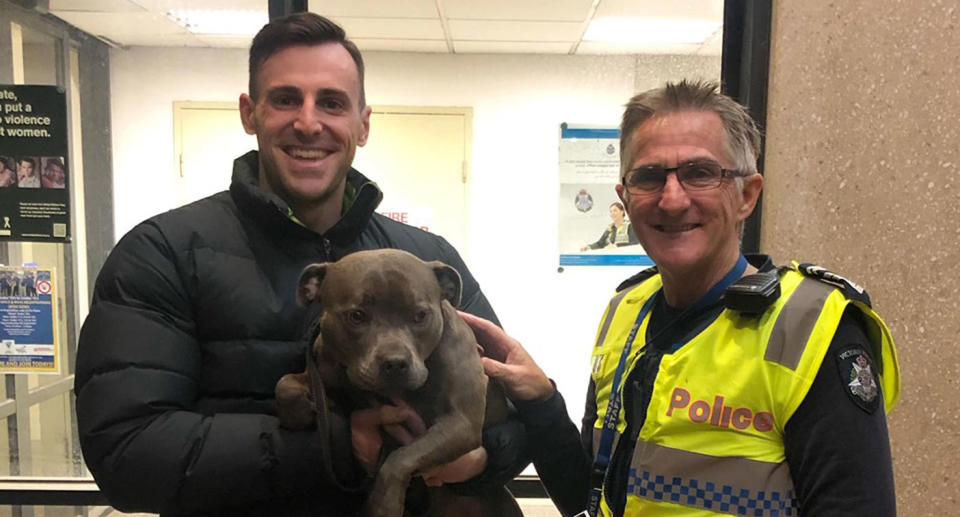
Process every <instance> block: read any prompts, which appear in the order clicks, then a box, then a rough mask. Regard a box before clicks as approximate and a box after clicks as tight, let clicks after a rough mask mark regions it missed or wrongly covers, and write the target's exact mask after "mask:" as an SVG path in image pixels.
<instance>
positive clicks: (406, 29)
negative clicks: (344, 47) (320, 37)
mask: <svg viewBox="0 0 960 517" xmlns="http://www.w3.org/2000/svg"><path fill="white" fill-rule="evenodd" d="M332 19H333V21H335V22H337V23H339V24H340V25H341V26H342V27H343V30H345V31H347V37H348V38H350V39H355V38H377V39H438V40H442V39H444V37H443V26H441V25H440V20H439V19H437V20H427V19H422V18H418V19H404V18H352V17H332Z"/></svg>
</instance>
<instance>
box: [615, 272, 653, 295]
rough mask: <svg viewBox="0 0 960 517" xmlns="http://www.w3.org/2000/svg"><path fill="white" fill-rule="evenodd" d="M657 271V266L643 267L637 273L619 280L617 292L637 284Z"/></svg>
mask: <svg viewBox="0 0 960 517" xmlns="http://www.w3.org/2000/svg"><path fill="white" fill-rule="evenodd" d="M657 273H659V271H657V266H650V267H648V268H647V269H644V270H642V271H640V272H639V273H637V274H635V275H633V276H631V277H630V278H628V279H626V280H624V281H623V282H620V285H618V286H617V292H618V293H619V292H620V291H623V290H624V289H629V288H630V287H633V286H635V285H637V284H639V283H640V282H643V281H644V280H646V279H648V278H650V277H652V276H653V275H656V274H657Z"/></svg>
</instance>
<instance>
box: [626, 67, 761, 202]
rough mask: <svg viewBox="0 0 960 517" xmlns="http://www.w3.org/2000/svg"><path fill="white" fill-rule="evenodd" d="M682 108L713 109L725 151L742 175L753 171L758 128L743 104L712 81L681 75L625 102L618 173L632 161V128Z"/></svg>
mask: <svg viewBox="0 0 960 517" xmlns="http://www.w3.org/2000/svg"><path fill="white" fill-rule="evenodd" d="M683 111H706V112H710V113H716V114H717V115H718V116H719V117H720V120H721V121H722V122H723V128H724V130H725V131H726V133H727V138H726V147H727V154H728V155H729V157H730V159H731V160H733V162H734V166H735V167H736V168H737V170H739V171H741V172H742V173H743V174H744V175H751V174H755V173H756V172H757V157H758V155H759V154H760V131H759V130H758V129H757V124H756V123H755V122H754V121H753V118H752V117H751V116H750V114H749V113H747V110H746V108H744V107H743V106H741V105H740V104H739V103H738V102H737V101H735V100H733V99H731V98H730V97H728V96H726V95H724V94H723V93H720V88H719V85H718V84H717V83H715V82H710V81H688V80H686V79H684V80H682V81H680V82H679V83H670V82H668V83H666V84H665V85H664V86H663V87H661V88H655V89H653V90H647V91H645V92H643V93H639V94H637V95H635V96H634V97H633V98H632V99H630V102H628V103H627V107H626V110H625V111H624V112H623V121H622V122H621V124H620V177H623V175H624V174H626V173H627V171H629V170H630V168H631V167H632V165H633V156H632V155H633V150H632V148H631V145H630V143H631V139H632V137H633V133H634V132H635V131H636V129H637V128H639V127H640V126H641V125H642V124H643V123H644V122H646V121H647V120H650V119H651V118H653V117H655V116H659V115H665V114H668V113H678V112H683ZM738 180H739V179H738ZM738 186H742V180H739V181H738Z"/></svg>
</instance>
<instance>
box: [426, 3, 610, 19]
mask: <svg viewBox="0 0 960 517" xmlns="http://www.w3.org/2000/svg"><path fill="white" fill-rule="evenodd" d="M601 3H602V2H601ZM592 4H593V0H485V1H483V2H477V1H476V0H442V3H441V6H442V8H443V13H444V15H446V17H447V18H448V19H451V20H453V19H459V20H545V21H569V22H577V21H579V22H582V21H585V20H586V19H587V14H588V13H589V12H590V6H591V5H592Z"/></svg>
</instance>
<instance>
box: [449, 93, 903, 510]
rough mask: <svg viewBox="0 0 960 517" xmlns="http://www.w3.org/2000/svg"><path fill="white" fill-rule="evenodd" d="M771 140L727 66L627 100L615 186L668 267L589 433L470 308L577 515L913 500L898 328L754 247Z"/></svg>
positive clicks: (631, 298)
mask: <svg viewBox="0 0 960 517" xmlns="http://www.w3.org/2000/svg"><path fill="white" fill-rule="evenodd" d="M759 142H760V136H759V132H758V131H757V128H756V127H755V125H754V122H753V121H752V120H751V118H750V116H749V115H748V114H747V112H746V110H745V109H744V108H743V107H741V106H740V105H738V104H737V103H736V102H735V101H733V100H732V99H730V98H729V97H727V96H725V95H723V94H721V93H719V92H718V91H717V86H716V85H714V84H710V83H696V82H687V81H683V82H680V83H676V84H672V83H668V84H667V85H666V86H664V87H662V88H657V89H654V90H650V91H648V92H644V93H641V94H639V95H637V96H635V97H634V98H633V99H631V100H630V102H629V103H628V104H627V108H626V111H625V112H624V115H623V122H622V124H621V136H620V149H621V154H620V157H621V183H620V184H619V185H617V187H616V190H617V194H618V195H619V196H620V199H621V200H622V201H623V203H624V205H625V206H626V208H627V212H628V213H629V214H630V220H631V222H632V223H633V229H634V231H635V232H636V234H637V238H638V240H639V241H640V244H642V245H643V248H644V249H645V250H646V251H647V253H648V254H649V255H650V257H651V258H652V259H653V261H654V262H655V263H656V267H655V268H650V269H647V270H644V271H641V272H640V273H638V274H637V275H635V276H633V277H632V278H629V279H627V280H626V281H625V282H623V283H622V284H621V285H620V286H619V287H618V288H617V293H616V294H615V295H614V297H613V298H612V299H611V300H610V303H609V305H608V307H607V310H606V312H605V314H604V316H603V319H602V321H601V324H600V328H599V331H598V332H597V340H596V343H595V344H594V347H593V352H592V368H591V378H590V383H589V391H588V395H587V404H586V410H585V413H584V416H583V426H582V428H581V434H579V435H578V433H577V431H576V428H575V427H574V425H573V423H572V422H570V421H569V418H568V417H567V413H566V408H565V407H564V403H563V399H562V398H561V397H560V395H559V393H557V392H556V391H555V390H554V388H553V385H552V384H551V383H550V382H549V380H548V379H547V378H546V376H545V375H544V374H543V372H542V371H541V370H540V369H539V367H537V365H536V364H535V363H534V362H533V361H532V360H531V358H530V356H529V355H528V354H527V353H526V352H525V351H524V350H523V348H522V347H521V346H520V345H519V343H517V342H516V341H515V340H513V339H511V338H509V337H508V336H506V335H505V334H504V333H503V332H502V331H501V330H500V329H499V328H498V327H496V326H495V325H493V324H492V323H489V322H485V321H483V320H481V319H479V318H475V317H471V316H469V315H468V316H464V318H465V319H466V320H467V321H468V323H470V324H471V326H472V327H473V328H474V330H475V332H476V333H477V335H478V338H479V341H480V343H481V344H482V345H484V346H485V347H486V349H487V350H488V351H489V352H490V353H491V354H497V355H499V360H492V359H484V362H485V368H486V371H487V373H488V375H490V376H491V377H494V378H498V379H500V380H501V381H502V382H503V383H504V384H505V386H506V387H507V390H508V392H509V393H510V395H511V397H512V398H513V399H514V400H515V401H516V403H517V406H518V409H520V415H521V418H522V419H523V420H524V422H525V423H526V425H527V430H528V432H529V435H528V443H530V444H531V448H532V453H533V457H534V465H535V466H536V467H537V471H538V472H539V473H540V476H541V479H542V481H543V483H544V485H545V486H546V488H547V490H548V492H549V493H550V496H551V497H552V498H553V500H554V502H555V503H556V504H557V506H558V507H559V508H560V509H561V511H562V513H564V514H565V515H573V514H577V513H578V512H581V511H584V512H585V513H589V514H590V515H615V516H624V515H625V516H633V515H670V516H707V515H715V514H723V515H757V516H770V517H772V516H784V515H801V516H818V517H822V516H837V517H839V516H870V517H879V516H884V517H888V516H892V515H895V513H896V504H895V497H894V489H893V474H892V466H891V459H890V445H889V441H888V436H887V427H886V419H885V412H886V411H889V410H890V409H891V408H892V407H893V405H894V404H895V403H896V401H897V398H898V397H899V391H900V377H899V371H898V366H897V358H896V351H895V349H894V346H893V341H892V339H891V337H890V334H889V331H888V330H887V327H886V325H885V324H884V323H883V321H882V320H881V319H880V317H879V316H878V315H877V314H876V313H875V312H874V311H873V309H872V308H871V307H870V300H869V297H868V296H867V295H866V293H865V292H864V291H863V289H862V288H861V287H859V286H857V285H856V284H853V283H851V282H849V281H847V280H846V279H844V278H842V277H840V276H838V275H834V274H832V273H829V272H827V271H826V270H824V269H823V268H818V267H816V266H811V265H808V264H807V265H800V264H794V265H793V266H788V267H781V268H776V267H774V266H773V264H772V262H771V259H770V257H767V256H765V255H753V256H750V257H745V256H744V255H743V254H741V251H740V233H741V228H742V226H743V223H744V221H745V220H746V218H747V217H748V216H749V215H750V213H751V212H752V211H753V209H754V207H755V206H756V203H757V198H758V197H759V195H760V191H761V189H762V187H763V178H762V177H761V176H760V175H759V174H758V173H757V155H758V152H759Z"/></svg>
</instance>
